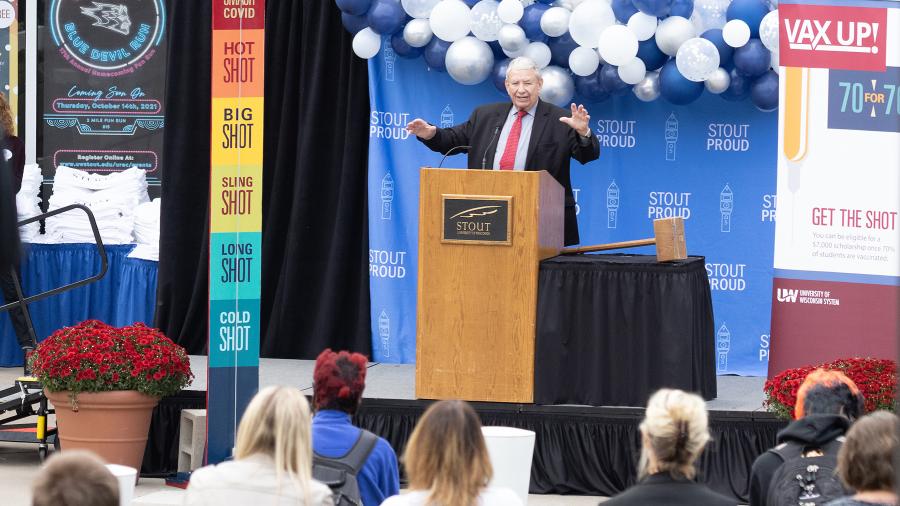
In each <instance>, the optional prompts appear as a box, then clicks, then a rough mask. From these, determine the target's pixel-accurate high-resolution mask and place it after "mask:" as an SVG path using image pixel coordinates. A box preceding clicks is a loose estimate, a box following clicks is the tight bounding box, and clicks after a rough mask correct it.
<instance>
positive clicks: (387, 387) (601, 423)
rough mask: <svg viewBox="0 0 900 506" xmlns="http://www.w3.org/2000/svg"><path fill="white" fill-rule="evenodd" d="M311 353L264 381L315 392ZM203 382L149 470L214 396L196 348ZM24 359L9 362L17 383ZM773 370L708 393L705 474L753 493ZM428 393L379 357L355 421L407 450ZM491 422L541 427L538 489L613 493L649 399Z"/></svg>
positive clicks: (184, 403) (191, 391) (159, 444)
mask: <svg viewBox="0 0 900 506" xmlns="http://www.w3.org/2000/svg"><path fill="white" fill-rule="evenodd" d="M313 366H314V361H312V360H281V359H260V386H261V387H264V386H268V385H275V384H281V385H294V386H297V387H299V388H301V389H304V392H305V393H307V394H309V395H311V394H312V386H311V384H312V371H313ZM191 368H192V370H193V372H194V375H195V379H194V383H193V384H192V385H191V386H190V387H189V388H188V390H186V391H184V392H182V393H181V394H179V395H176V396H173V397H170V398H167V399H164V400H163V401H162V402H161V403H160V405H159V406H158V407H157V409H156V411H155V412H154V418H153V425H152V426H151V431H150V432H151V433H150V440H149V441H148V446H147V452H146V454H145V457H144V463H143V469H142V476H164V475H166V474H169V473H171V472H173V471H174V470H175V469H174V466H175V465H176V463H177V451H178V433H177V431H178V425H179V419H180V411H181V410H182V409H195V408H202V407H204V406H205V401H206V399H205V390H206V357H205V356H195V355H192V356H191ZM20 373H21V369H19V368H5V369H0V384H2V385H7V384H8V385H11V384H12V382H13V380H14V379H15V377H17V376H18V375H19V374H20ZM764 382H765V378H756V377H737V376H719V377H717V386H718V398H717V399H714V400H711V401H708V402H707V403H706V405H707V407H708V409H709V416H710V428H711V431H712V434H713V441H712V442H711V444H710V446H709V448H708V450H707V451H706V452H705V453H704V455H703V456H702V457H701V460H700V465H699V469H700V475H699V479H700V480H701V481H703V482H705V483H707V484H709V485H710V486H711V487H713V488H714V489H716V490H718V491H719V492H721V493H725V494H728V495H732V496H734V497H735V498H737V499H740V500H743V501H746V494H747V479H748V476H749V472H750V466H751V464H752V463H753V460H754V459H755V458H756V456H757V455H759V454H760V453H762V452H763V451H765V450H766V449H768V448H770V447H772V446H774V443H775V434H776V433H777V431H778V430H779V429H781V428H782V427H783V426H784V425H785V422H783V421H779V420H777V419H775V418H774V417H773V416H772V415H771V414H769V413H767V412H766V411H765V410H764V409H763V407H762V402H763V399H764V396H763V391H762V388H763V384H764ZM428 403H429V401H427V400H417V399H415V365H411V364H410V365H398V364H382V363H371V364H370V367H369V370H368V373H367V380H366V391H365V394H364V401H363V404H362V407H361V408H360V411H359V413H358V414H357V419H356V422H357V423H358V424H359V425H360V426H362V427H365V428H367V429H369V430H371V431H373V432H375V433H377V434H379V435H381V436H382V437H384V438H385V439H387V440H388V441H389V442H390V443H391V445H392V446H393V447H394V449H395V450H396V451H397V453H398V454H400V453H402V451H403V448H404V447H405V444H406V441H407V439H408V438H409V436H410V434H411V433H412V430H413V428H414V427H415V423H416V420H418V417H419V416H420V415H421V413H422V411H423V410H424V409H425V407H427V405H428ZM473 405H474V406H475V408H476V410H477V411H478V413H479V415H480V416H481V418H482V421H483V422H484V423H485V424H486V425H506V426H515V427H520V428H524V429H528V430H533V431H535V432H536V433H537V438H536V447H535V454H534V460H533V465H532V479H531V493H543V494H576V495H602V496H611V495H615V494H616V493H617V492H619V491H621V490H624V489H625V488H627V487H628V486H629V485H631V484H632V483H633V482H634V480H635V477H636V472H635V463H636V462H637V459H638V456H639V440H640V439H639V436H638V424H639V423H640V421H641V419H642V418H643V408H642V407H640V406H635V407H602V406H601V407H593V406H577V405H555V406H539V405H533V404H500V403H473Z"/></svg>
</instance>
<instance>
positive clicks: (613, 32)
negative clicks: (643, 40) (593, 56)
mask: <svg viewBox="0 0 900 506" xmlns="http://www.w3.org/2000/svg"><path fill="white" fill-rule="evenodd" d="M597 45H598V47H599V50H600V57H601V58H603V59H604V60H606V62H607V63H609V64H611V65H624V64H625V63H628V62H630V61H631V60H632V59H633V58H634V57H635V56H637V52H638V40H637V37H635V35H634V32H632V31H631V30H629V29H628V27H627V26H625V25H613V26H609V27H607V28H606V30H603V33H601V34H600V40H599V41H598V42H597Z"/></svg>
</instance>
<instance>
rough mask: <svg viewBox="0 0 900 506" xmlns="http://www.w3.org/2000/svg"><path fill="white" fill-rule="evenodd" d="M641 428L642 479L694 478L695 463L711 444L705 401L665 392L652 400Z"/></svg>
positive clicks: (640, 471)
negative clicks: (663, 475)
mask: <svg viewBox="0 0 900 506" xmlns="http://www.w3.org/2000/svg"><path fill="white" fill-rule="evenodd" d="M640 428H641V436H642V439H641V441H642V449H641V463H640V468H639V469H638V474H639V475H640V477H645V476H648V475H651V474H656V473H668V474H669V475H670V476H671V477H673V478H676V479H682V478H688V479H690V478H693V477H694V474H695V473H696V470H695V469H694V461H695V460H697V457H699V456H700V453H701V452H702V451H703V448H704V447H706V443H707V442H708V441H709V428H708V423H707V416H706V406H705V405H704V404H703V399H701V398H700V397H699V396H698V395H696V394H690V393H687V392H682V391H681V390H672V389H668V388H663V389H661V390H659V391H657V392H656V393H655V394H653V395H652V396H651V397H650V401H649V402H648V403H647V411H646V414H645V417H644V421H643V422H641V426H640Z"/></svg>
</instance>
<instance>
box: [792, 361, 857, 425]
mask: <svg viewBox="0 0 900 506" xmlns="http://www.w3.org/2000/svg"><path fill="white" fill-rule="evenodd" d="M865 412H866V404H865V400H864V399H863V396H862V394H861V393H860V392H859V388H857V387H856V383H854V382H853V380H851V379H850V378H848V377H847V376H846V375H845V374H844V373H842V372H840V371H829V370H826V369H816V370H815V371H813V372H811V373H809V375H808V376H807V377H806V379H805V380H803V384H801V385H800V388H799V389H798V390H797V404H796V405H795V406H794V418H796V419H798V420H799V419H800V418H803V417H804V416H806V415H844V416H846V417H847V418H849V419H850V421H853V420H856V419H857V418H859V417H860V416H862V415H864V414H865Z"/></svg>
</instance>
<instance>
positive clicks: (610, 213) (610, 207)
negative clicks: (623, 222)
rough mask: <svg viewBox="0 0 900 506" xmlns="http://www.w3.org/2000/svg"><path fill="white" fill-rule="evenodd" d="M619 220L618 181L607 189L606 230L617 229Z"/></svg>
mask: <svg viewBox="0 0 900 506" xmlns="http://www.w3.org/2000/svg"><path fill="white" fill-rule="evenodd" d="M618 219H619V186H618V185H617V184H616V180H615V179H613V182H612V183H610V184H609V187H608V188H607V189H606V228H616V223H617V222H618Z"/></svg>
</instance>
